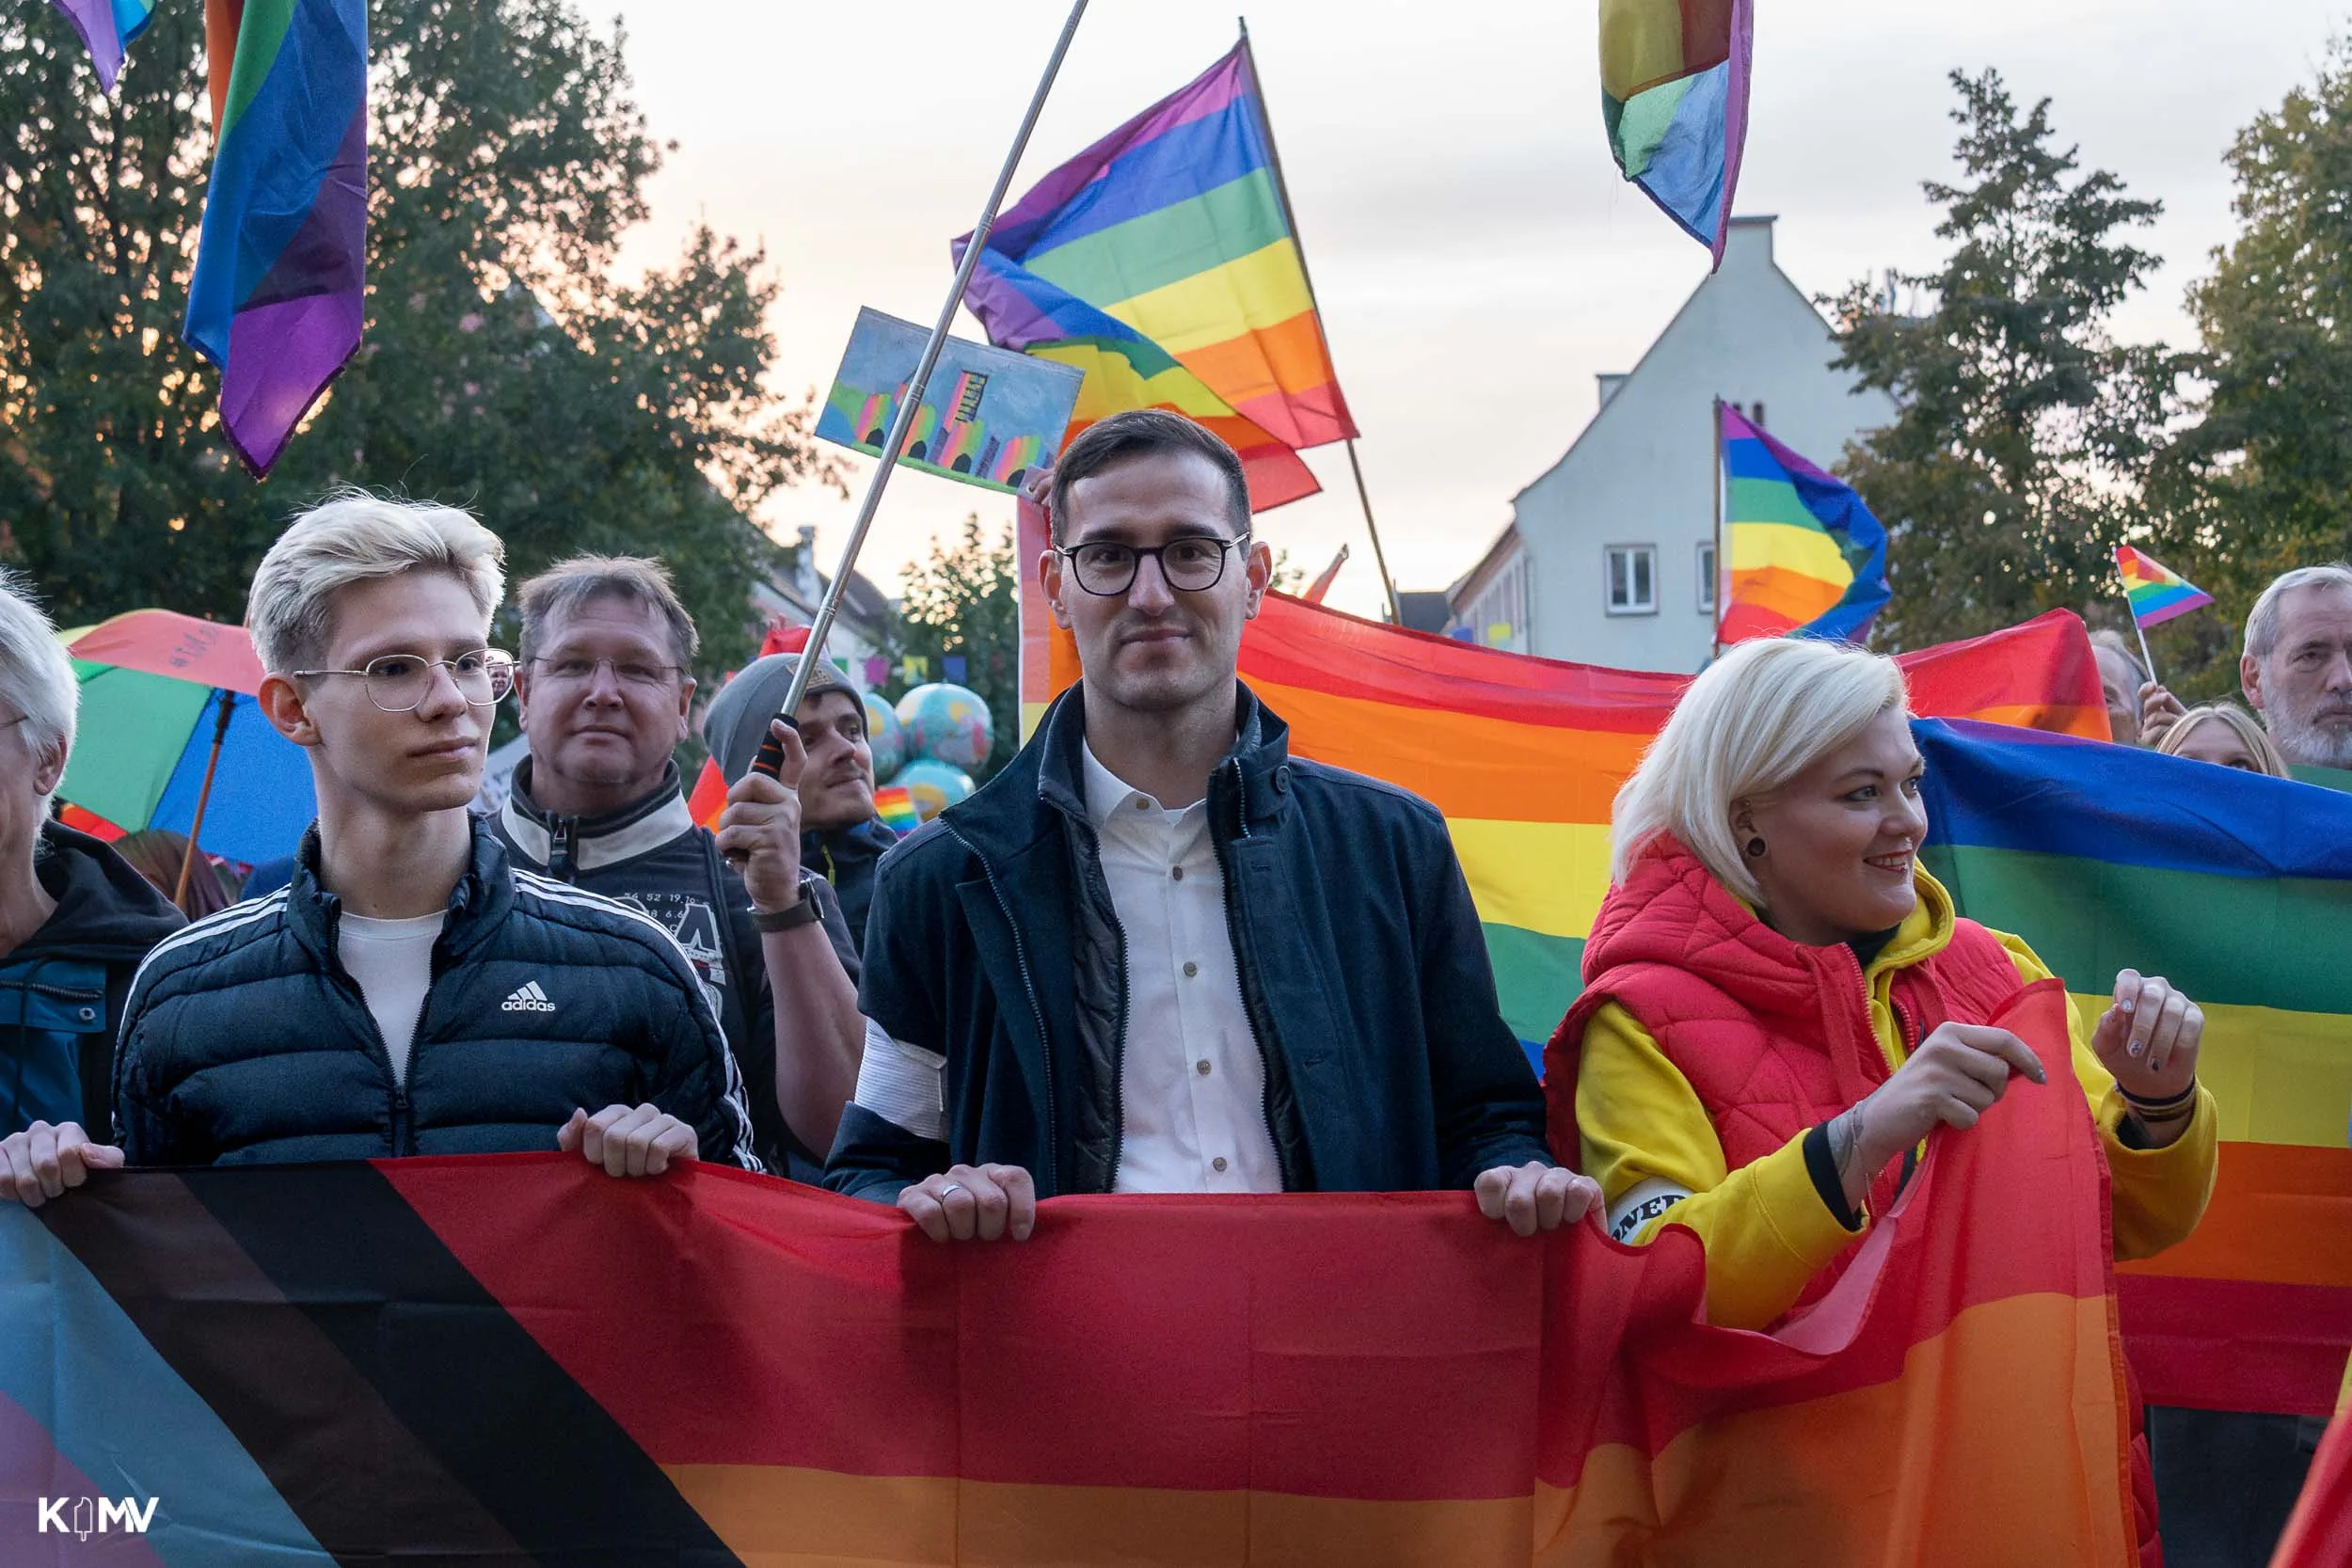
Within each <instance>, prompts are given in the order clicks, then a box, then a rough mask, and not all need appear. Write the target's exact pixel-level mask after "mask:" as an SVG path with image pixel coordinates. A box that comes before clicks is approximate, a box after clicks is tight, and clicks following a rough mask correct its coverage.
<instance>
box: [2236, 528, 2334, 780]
mask: <svg viewBox="0 0 2352 1568" xmlns="http://www.w3.org/2000/svg"><path fill="white" fill-rule="evenodd" d="M2238 679H2239V681H2240V682H2241V683H2242V684H2243V685H2244V686H2245V688H2246V700H2247V701H2248V702H2249V703H2251V704H2252V705H2254V706H2255V707H2256V708H2257V709H2258V710H2260V712H2261V713H2262V716H2263V721H2264V722H2265V724H2267V725H2268V726H2269V729H2270V738H2271V739H2272V740H2274V741H2276V742H2277V743H2278V747H2279V750H2280V752H2281V753H2282V754H2283V755H2284V756H2285V757H2286V759H2287V761H2288V762H2290V763H2294V764H2296V765H2298V766H2301V767H2307V768H2352V565H2346V564H2344V563H2343V562H2332V563H2330V564H2328V565H2325V566H2298V567H2296V569H2295V570H2294V571H2292V572H2288V573H2285V574H2283V575H2282V576H2280V578H2278V579H2277V580H2276V581H2274V582H2273V583H2271V585H2270V586H2269V587H2268V588H2265V589H2264V590H2263V594H2262V597H2261V598H2259V599H2257V600H2255V601H2254V609H2253V612H2252V613H2251V614H2249V615H2248V616H2247V617H2246V654H2245V657H2243V658H2241V659H2239V661H2238Z"/></svg>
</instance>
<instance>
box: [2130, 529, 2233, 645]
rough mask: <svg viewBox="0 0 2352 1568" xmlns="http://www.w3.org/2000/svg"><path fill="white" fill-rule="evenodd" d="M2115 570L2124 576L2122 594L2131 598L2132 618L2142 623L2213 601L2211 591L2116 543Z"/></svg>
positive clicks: (2185, 611)
mask: <svg viewBox="0 0 2352 1568" xmlns="http://www.w3.org/2000/svg"><path fill="white" fill-rule="evenodd" d="M2115 569H2116V570H2117V571H2118V572H2121V573H2122V575H2123V596H2124V597H2125V598H2127V599H2129V600H2130V601H2131V606H2132V619H2133V620H2134V621H2137V623H2139V625H2141V626H2156V625H2158V624H2159V623H2162V622H2165V621H2169V620H2170V619H2172V617H2174V616H2175V615H2185V614H2187V613H2188V612H2189V611H2190V610H2198V609H2201V608H2202V607H2204V606H2206V605H2209V604H2211V603H2213V595H2212V594H2208V593H2206V592H2205V591H2204V590H2203V589H2201V588H2200V587H2198V586H2197V585H2196V584H2195V583H2193V582H2191V581H2189V580H2188V578H2185V577H2183V576H2181V574H2180V573H2178V572H2176V571H2174V570H2172V568H2170V567H2169V566H2166V565H2164V564H2163V563H2161V562H2158V561H2157V560H2156V558H2155V557H2153V556H2151V555H2142V554H2141V553H2140V552H2139V551H2137V550H2136V549H2134V548H2132V547H2131V546H2129V545H2118V546H2115Z"/></svg>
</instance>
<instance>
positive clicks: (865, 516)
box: [752, 0, 1087, 779]
mask: <svg viewBox="0 0 2352 1568" xmlns="http://www.w3.org/2000/svg"><path fill="white" fill-rule="evenodd" d="M1086 10H1087V0H1074V3H1073V5H1072V6H1071V8H1070V19H1069V20H1068V21H1066V22H1064V23H1063V24H1062V28H1061V37H1060V38H1058V39H1057V40H1055V41H1054V54H1053V57H1052V58H1051V59H1048V60H1047V61H1046V62H1045V74H1044V75H1043V76H1041V77H1040V78H1038V84H1037V91H1036V92H1035V93H1034V94H1032V95H1031V96H1030V99H1029V109H1028V113H1026V114H1025V115H1023V116H1022V117H1021V129H1020V130H1019V131H1018V132H1017V133H1016V134H1015V135H1014V136H1013V138H1012V150H1010V151H1009V152H1007V153H1006V154H1005V165H1004V167H1002V168H1001V169H999V170H997V171H996V183H995V185H994V186H993V187H992V188H991V189H990V191H989V193H988V204H987V205H986V206H984V207H982V208H981V209H980V221H979V222H977V223H976V224H974V225H973V226H972V239H971V242H970V243H969V244H968V245H965V246H964V247H963V260H962V261H961V262H959V263H958V264H957V266H956V278H955V281H954V282H953V283H951V284H949V285H948V287H947V302H946V304H945V305H943V306H941V307H940V309H939V321H938V323H937V324H936V325H933V326H932V328H931V335H930V341H928V342H926V343H925V344H924V345H923V356H922V357H921V358H920V359H917V360H916V361H915V364H914V374H913V375H912V376H909V377H908V378H907V389H906V395H905V396H904V397H903V398H901V399H900V400H899V402H898V413H897V414H896V415H895V416H893V418H892V419H891V421H890V434H889V435H888V436H886V437H885V438H884V439H883V441H882V462H881V464H880V465H879V466H877V467H875V469H874V477H873V479H872V480H871V481H870V482H869V483H867V484H866V499H865V500H864V502H862V503H861V504H860V505H859V507H858V509H857V521H856V522H855V523H853V524H851V525H850V542H849V544H848V545H847V546H845V547H844V548H843V549H842V551H841V564H840V565H839V566H837V567H835V568H834V574H833V581H831V582H830V583H827V584H826V585H825V596H824V598H823V599H822V600H821V601H819V603H818V606H817V618H816V620H815V621H813V622H811V623H810V624H809V628H808V642H807V645H806V646H804V647H803V649H802V650H801V657H800V662H799V664H798V665H797V666H796V667H795V668H794V669H793V672H792V685H791V687H790V688H789V689H787V691H786V692H785V696H784V707H783V711H782V712H780V713H778V714H777V715H776V717H777V718H779V719H781V720H783V721H785V722H786V723H787V724H790V725H792V726H793V727H794V728H795V729H797V728H799V727H800V712H801V699H802V698H803V697H804V696H806V695H807V694H808V681H809V677H810V676H811V675H812V674H814V673H816V671H817V666H818V663H820V662H821V661H822V660H823V658H824V657H825V639H826V637H827V636H829V635H830V634H831V633H832V631H833V623H834V616H835V615H836V614H838V613H839V612H840V610H841V595H842V594H844V593H845V592H847V591H848V589H849V585H850V573H851V572H852V571H854V570H855V569H856V567H857V558H858V554H859V552H860V551H862V550H863V549H865V547H866V532H867V531H868V530H870V529H871V528H872V527H873V526H874V513H875V511H876V510H877V509H878V508H879V507H880V506H881V505H882V488H883V486H885V485H887V484H888V483H890V473H891V470H892V469H894V468H896V467H898V449H899V448H900V447H902V446H903V445H905V443H906V438H907V433H908V431H909V430H910V429H912V428H913V426H914V411H915V409H916V407H917V406H918V405H919V404H921V403H922V401H923V392H924V389H925V388H927V387H928V386H929V385H930V379H931V368H932V367H933V366H935V365H937V364H938V363H939V351H940V349H941V347H942V346H944V345H945V344H946V341H947V329H948V327H950V326H951V325H954V324H955V319H956V310H957V309H958V308H959V307H961V305H962V304H963V291H964V290H965V289H966V288H968V287H970V286H971V282H972V273H973V269H974V268H976V267H977V266H978V265H979V263H980V252H981V251H982V250H983V249H985V248H986V247H987V245H988V231H989V230H991V229H992V228H993V227H994V226H995V223H996V209H997V208H998V207H999V206H1000V205H1002V204H1003V202H1004V199H1005V192H1006V191H1007V190H1008V189H1009V187H1010V186H1011V184H1012V177H1013V173H1014V171H1015V170H1016V169H1018V168H1019V167H1020V165H1021V154H1022V153H1023V152H1024V151H1025V150H1027V149H1028V145H1029V133H1031V132H1032V131H1035V130H1036V129H1037V119H1038V116H1039V115H1040V114H1041V113H1042V112H1043V111H1044V108H1045V96H1046V94H1047V93H1049V92H1051V91H1052V90H1053V87H1054V78H1055V77H1056V76H1057V74H1059V73H1060V71H1061V62H1062V59H1063V57H1064V56H1065V55H1068V54H1069V53H1070V40H1071V39H1072V38H1073V37H1074V36H1076V34H1077V31H1078V20H1079V18H1081V17H1083V16H1085V15H1086ZM752 768H753V769H754V770H755V771H756V772H761V773H765V774H767V775H768V776H769V777H770V778H771V779H772V778H774V777H776V775H777V774H778V773H779V772H781V771H782V770H783V768H784V744H783V742H781V741H779V740H778V739H777V738H776V737H775V736H774V735H773V734H772V733H771V734H769V735H766V736H762V737H761V738H760V742H759V754H758V755H757V756H756V757H755V758H754V759H753V761H752Z"/></svg>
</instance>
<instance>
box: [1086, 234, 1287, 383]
mask: <svg viewBox="0 0 2352 1568" xmlns="http://www.w3.org/2000/svg"><path fill="white" fill-rule="evenodd" d="M1314 305H1315V301H1314V296H1313V295H1312V294H1311V293H1308V292H1307V274H1306V270H1305V269H1304V268H1303V267H1301V266H1300V265H1299V261H1298V246H1297V245H1296V243H1295V242H1294V241H1292V240H1289V239H1279V240H1277V241H1275V242H1274V243H1273V244H1272V245H1267V246H1265V247H1264V248H1263V249H1260V250H1253V251H1251V252H1250V253H1249V254H1248V255H1247V256H1244V257H1241V258H1239V259H1237V260H1235V261H1228V262H1226V263H1225V264H1224V265H1223V266H1220V267H1211V268H1210V269H1209V270H1208V271H1206V272H1201V273H1195V274H1194V275H1193V276H1192V277H1186V278H1183V279H1181V280H1179V281H1177V282H1174V283H1170V284H1168V285H1167V286H1165V287H1163V288H1158V289H1152V290H1151V291H1149V292H1148V293H1140V294H1137V295H1136V296H1135V297H1134V298H1133V299H1127V300H1121V301H1120V303H1118V304H1117V305H1113V306H1111V307H1109V308H1108V309H1109V313H1110V314H1111V315H1113V316H1116V317H1117V318H1118V319H1119V320H1120V321H1123V322H1125V323H1126V324H1127V325H1129V326H1132V327H1134V328H1135V329H1136V331H1138V332H1140V333H1142V334H1143V335H1144V336H1145V337H1147V338H1149V339H1151V340H1152V341H1153V342H1155V343H1157V344H1159V345H1160V347H1162V348H1164V349H1166V350H1167V351H1168V353H1170V354H1172V355H1174V356H1176V357H1177V358H1179V359H1181V358H1183V357H1184V356H1185V355H1186V354H1189V353H1191V352H1192V351H1193V350H1195V349H1201V348H1208V347H1210V346H1212V345H1214V344H1216V343H1221V342H1224V341H1226V340H1228V339H1230V338H1238V337H1240V336H1241V335H1242V334H1243V333H1245V332H1255V331H1259V330H1262V329H1263V328H1266V327H1270V326H1279V325H1281V324H1282V323H1284V322H1286V321H1289V320H1290V319H1291V318H1292V317H1293V316H1295V315H1297V314H1298V313H1299V312H1300V311H1301V310H1311V309H1314Z"/></svg>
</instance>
